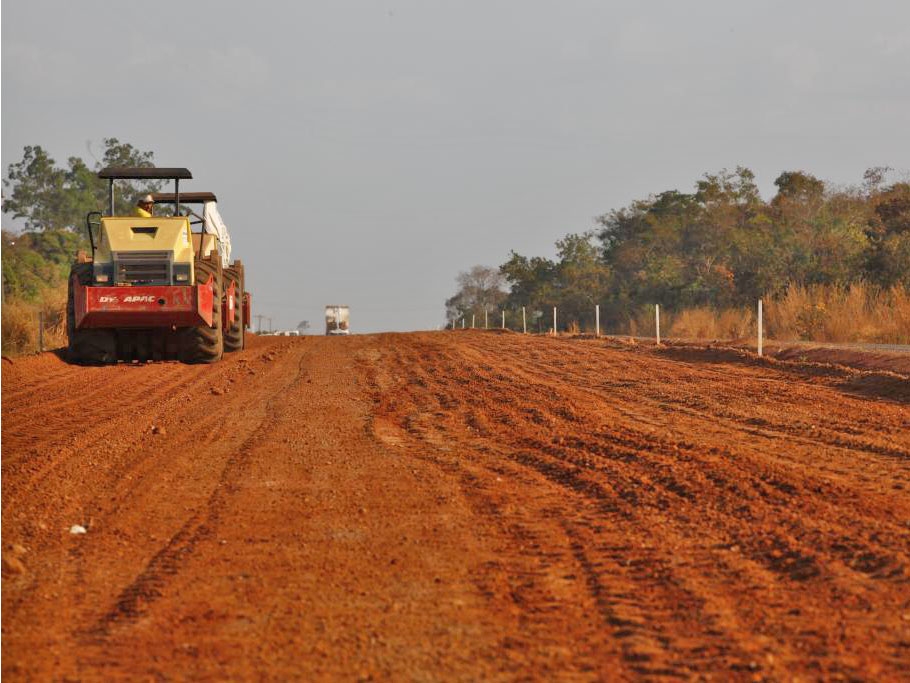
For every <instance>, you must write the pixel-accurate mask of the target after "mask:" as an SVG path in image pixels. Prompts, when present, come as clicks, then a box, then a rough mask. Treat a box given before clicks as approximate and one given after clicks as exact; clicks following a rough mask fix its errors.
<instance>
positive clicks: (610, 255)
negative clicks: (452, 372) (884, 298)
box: [446, 167, 910, 329]
mask: <svg viewBox="0 0 910 683" xmlns="http://www.w3.org/2000/svg"><path fill="white" fill-rule="evenodd" d="M890 170H891V169H888V168H873V169H869V170H868V171H866V173H865V175H864V182H863V183H862V185H858V186H855V187H848V188H841V187H836V186H833V185H830V184H828V183H825V182H824V181H822V180H819V179H818V178H816V177H814V176H812V175H811V174H809V173H805V172H803V171H787V172H784V173H781V174H780V176H778V178H777V179H776V180H775V181H774V184H775V186H776V188H777V191H776V193H775V195H774V196H773V197H772V198H771V199H770V200H769V201H765V200H763V199H762V197H761V195H760V194H759V191H758V187H757V186H756V184H755V176H754V174H753V173H752V172H751V171H750V170H749V169H748V168H744V167H737V168H736V169H735V170H734V171H728V170H722V171H720V172H718V173H713V174H711V173H709V174H705V175H704V176H703V177H702V178H701V179H700V180H698V181H697V183H696V184H695V188H694V191H693V192H688V193H686V192H679V191H676V190H670V191H666V192H661V193H659V194H654V195H651V196H649V197H648V198H646V199H642V200H638V201H634V202H632V203H631V204H630V205H629V206H627V207H624V208H621V209H616V210H613V211H610V212H609V213H606V214H603V215H601V216H598V217H597V218H596V219H595V222H594V226H593V227H592V228H591V229H588V230H586V231H583V232H578V233H572V234H569V235H566V236H565V237H563V238H562V239H560V240H558V241H557V242H556V258H555V259H550V258H545V257H541V256H531V257H528V256H524V255H522V254H519V253H516V252H515V251H512V252H511V253H510V255H509V258H508V260H507V261H506V262H505V263H503V264H501V265H500V266H499V267H498V268H490V267H483V266H476V267H474V268H473V269H471V270H469V271H466V272H463V273H461V274H460V275H459V277H458V285H459V289H458V291H457V292H456V294H455V295H454V296H453V297H451V298H450V299H448V300H447V301H446V311H447V316H448V319H449V320H450V321H451V320H453V319H459V318H461V317H466V318H467V319H468V324H470V318H471V316H472V315H473V316H475V318H476V316H477V315H480V316H481V318H480V319H482V315H483V311H484V310H488V309H496V310H507V311H520V309H521V308H522V307H524V308H525V309H526V310H527V312H528V315H529V316H530V317H533V318H534V319H537V318H539V313H540V312H544V311H546V312H549V311H550V310H551V309H552V307H553V306H556V307H557V308H558V309H559V311H560V316H559V317H560V320H561V325H571V324H577V325H578V326H580V327H581V328H587V329H591V328H593V322H594V321H593V318H594V306H595V304H598V305H600V307H601V320H602V323H603V324H604V325H605V326H607V327H613V328H614V329H619V328H621V327H623V326H624V325H625V324H627V323H628V321H629V320H631V319H635V318H636V317H638V316H640V315H641V313H642V310H643V309H644V308H645V307H647V306H650V305H653V304H655V303H659V304H661V306H662V307H665V308H667V309H669V310H684V309H688V308H697V307H706V306H707V307H713V308H717V309H722V308H730V307H739V306H751V305H753V304H754V302H755V300H756V299H758V298H760V297H765V298H774V297H779V296H782V295H784V294H785V293H786V291H787V289H788V288H789V287H791V286H793V285H799V286H803V287H805V286H815V285H821V286H832V287H848V286H850V285H853V284H857V283H863V284H865V285H869V286H873V287H878V288H882V289H883V290H884V289H891V288H894V287H900V288H903V289H904V290H907V289H910V183H908V182H906V181H901V182H890V183H889V182H886V179H887V178H888V175H889V171H890ZM510 319H511V320H512V321H513V326H514V321H515V320H518V319H519V318H516V317H515V316H514V315H513V316H510Z"/></svg>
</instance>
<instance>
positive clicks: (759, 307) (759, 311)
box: [758, 299, 763, 356]
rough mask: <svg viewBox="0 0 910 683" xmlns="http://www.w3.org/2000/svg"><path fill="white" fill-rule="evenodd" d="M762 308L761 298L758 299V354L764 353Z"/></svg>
mask: <svg viewBox="0 0 910 683" xmlns="http://www.w3.org/2000/svg"><path fill="white" fill-rule="evenodd" d="M762 351H763V349H762V310H761V299H759V300H758V355H759V356H761V355H762Z"/></svg>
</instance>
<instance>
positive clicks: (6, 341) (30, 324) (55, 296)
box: [0, 286, 66, 356]
mask: <svg viewBox="0 0 910 683" xmlns="http://www.w3.org/2000/svg"><path fill="white" fill-rule="evenodd" d="M39 313H43V314H44V348H45V349H54V348H60V347H61V346H65V345H66V286H58V287H55V288H48V289H45V290H44V291H42V292H41V298H40V299H39V300H38V301H36V302H31V301H27V300H25V299H22V298H20V297H7V298H6V300H5V301H4V302H3V309H2V316H0V317H2V330H0V331H2V342H3V343H2V346H3V354H4V355H8V356H10V355H20V354H23V353H34V352H36V351H38V316H39Z"/></svg>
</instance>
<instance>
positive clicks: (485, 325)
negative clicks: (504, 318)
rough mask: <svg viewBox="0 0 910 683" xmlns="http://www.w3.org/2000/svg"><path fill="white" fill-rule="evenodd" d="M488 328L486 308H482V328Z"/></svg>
mask: <svg viewBox="0 0 910 683" xmlns="http://www.w3.org/2000/svg"><path fill="white" fill-rule="evenodd" d="M489 328H490V324H489V317H488V316H487V309H483V329H485V330H487V329H489Z"/></svg>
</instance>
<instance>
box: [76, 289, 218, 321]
mask: <svg viewBox="0 0 910 683" xmlns="http://www.w3.org/2000/svg"><path fill="white" fill-rule="evenodd" d="M213 298H214V288H213V287H212V279H211V278H209V281H208V282H206V283H205V284H202V285H187V286H173V285H168V286H144V287H96V286H93V285H81V284H79V283H78V282H76V281H74V282H73V303H74V307H75V311H74V312H75V321H76V329H83V328H93V327H111V328H120V327H196V326H198V325H208V326H209V327H211V326H212V302H213Z"/></svg>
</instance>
